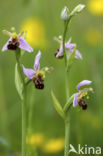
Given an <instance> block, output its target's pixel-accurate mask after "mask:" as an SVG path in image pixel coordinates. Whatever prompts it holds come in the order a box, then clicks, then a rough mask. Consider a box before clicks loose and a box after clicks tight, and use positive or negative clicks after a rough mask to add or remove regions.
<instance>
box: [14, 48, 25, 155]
mask: <svg viewBox="0 0 103 156" xmlns="http://www.w3.org/2000/svg"><path fill="white" fill-rule="evenodd" d="M15 54H16V62H17V66H18V73H19V75H20V79H21V84H22V91H21V96H20V97H21V103H22V156H26V86H25V80H24V76H23V71H22V66H21V64H20V54H21V51H20V49H17V50H16V51H15Z"/></svg>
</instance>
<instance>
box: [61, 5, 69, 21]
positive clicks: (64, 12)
mask: <svg viewBox="0 0 103 156" xmlns="http://www.w3.org/2000/svg"><path fill="white" fill-rule="evenodd" d="M61 19H62V20H64V21H67V20H68V19H69V9H68V8H67V7H66V6H65V7H64V9H63V10H62V12H61Z"/></svg>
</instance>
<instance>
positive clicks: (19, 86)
mask: <svg viewBox="0 0 103 156" xmlns="http://www.w3.org/2000/svg"><path fill="white" fill-rule="evenodd" d="M15 86H16V89H17V92H18V94H19V96H20V98H21V99H22V98H23V96H22V92H23V84H22V79H21V76H20V73H19V67H18V63H16V65H15Z"/></svg>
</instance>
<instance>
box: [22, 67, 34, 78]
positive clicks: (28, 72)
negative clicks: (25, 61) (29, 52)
mask: <svg viewBox="0 0 103 156" xmlns="http://www.w3.org/2000/svg"><path fill="white" fill-rule="evenodd" d="M23 72H24V74H25V75H26V76H27V77H28V78H29V79H32V78H33V77H34V75H35V74H36V73H35V71H34V70H33V69H28V68H25V67H24V66H23Z"/></svg>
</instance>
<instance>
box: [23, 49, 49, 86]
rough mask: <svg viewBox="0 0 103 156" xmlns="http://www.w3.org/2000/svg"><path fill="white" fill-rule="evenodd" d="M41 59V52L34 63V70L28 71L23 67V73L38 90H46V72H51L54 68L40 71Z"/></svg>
mask: <svg viewBox="0 0 103 156" xmlns="http://www.w3.org/2000/svg"><path fill="white" fill-rule="evenodd" d="M40 57H41V52H40V51H39V52H38V54H37V55H36V58H35V61H34V69H27V68H25V67H24V66H23V72H24V74H25V75H26V76H27V77H28V78H29V79H31V80H32V81H33V83H34V84H35V87H36V88H37V89H44V78H45V72H48V71H50V70H51V69H52V68H48V67H45V68H43V69H41V70H40V63H39V61H40Z"/></svg>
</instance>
